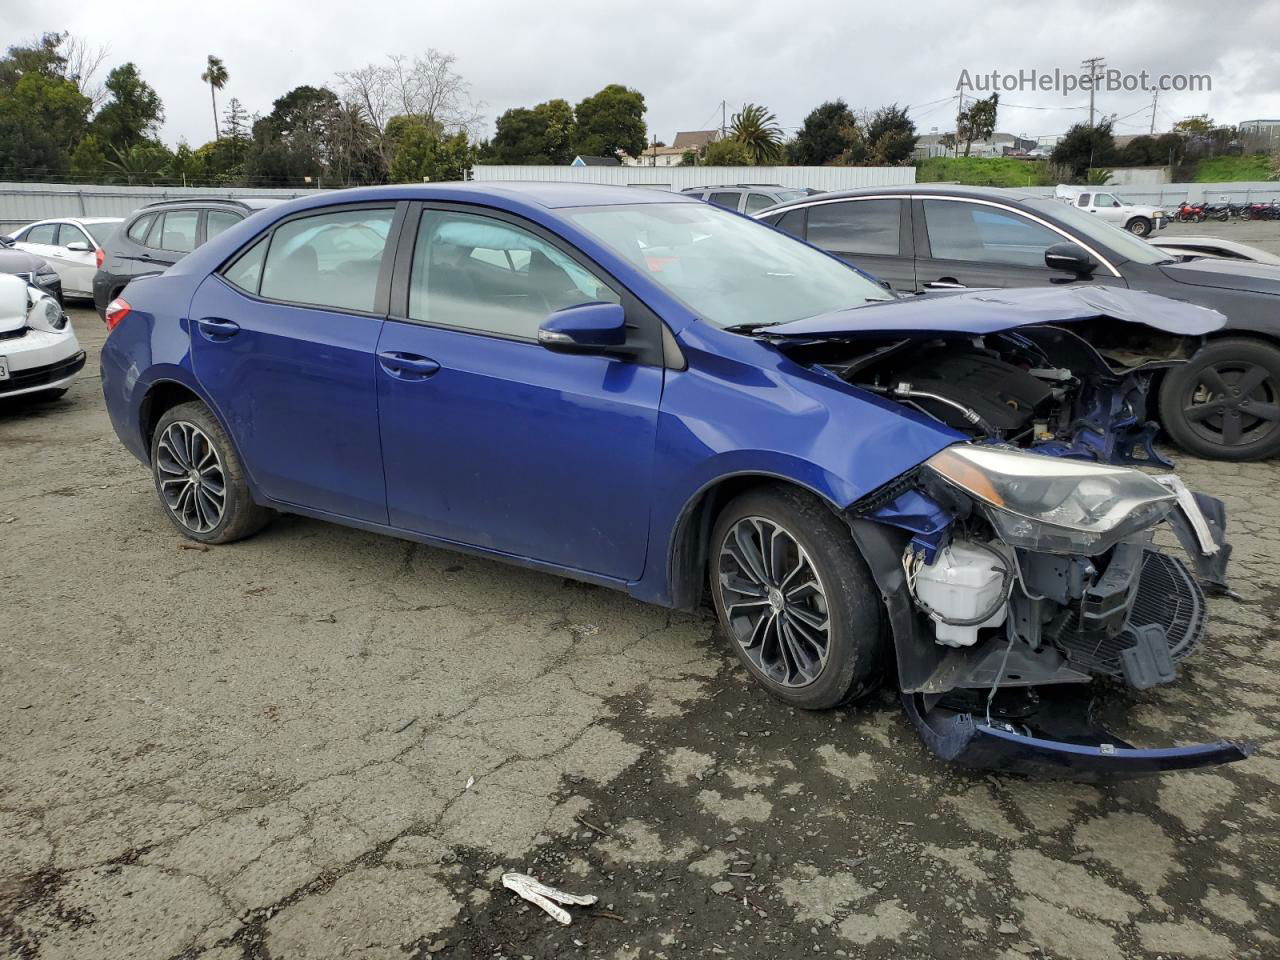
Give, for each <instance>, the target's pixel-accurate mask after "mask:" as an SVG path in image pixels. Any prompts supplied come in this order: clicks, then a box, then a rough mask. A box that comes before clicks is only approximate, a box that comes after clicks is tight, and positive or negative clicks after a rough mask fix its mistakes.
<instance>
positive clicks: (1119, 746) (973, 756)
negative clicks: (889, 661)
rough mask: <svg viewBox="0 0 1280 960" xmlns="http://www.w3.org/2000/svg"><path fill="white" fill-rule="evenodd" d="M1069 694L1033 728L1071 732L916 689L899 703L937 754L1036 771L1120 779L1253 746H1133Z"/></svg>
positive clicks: (1189, 765)
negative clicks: (970, 708) (993, 720)
mask: <svg viewBox="0 0 1280 960" xmlns="http://www.w3.org/2000/svg"><path fill="white" fill-rule="evenodd" d="M1073 699H1077V700H1082V701H1083V702H1076V703H1069V702H1067V701H1063V702H1060V703H1058V704H1056V705H1055V707H1054V708H1053V712H1052V713H1050V715H1049V716H1037V718H1036V721H1037V723H1038V724H1040V726H1041V729H1039V730H1036V731H1034V733H1045V732H1048V731H1047V730H1044V729H1043V728H1044V727H1052V726H1063V727H1066V728H1068V729H1066V730H1064V731H1062V733H1063V735H1065V736H1071V738H1072V739H1071V740H1065V739H1049V738H1047V737H1045V736H1036V735H1033V732H1027V733H1019V732H1016V731H1014V730H1010V729H1005V728H1004V727H1003V726H997V725H995V724H988V723H987V722H985V718H980V717H976V716H974V714H973V713H969V712H962V711H955V710H948V709H945V708H935V709H934V710H932V711H929V712H927V713H926V712H925V711H924V709H923V706H924V705H923V703H922V698H921V697H920V696H919V695H917V694H903V695H902V706H903V708H904V709H905V710H906V713H907V716H908V717H909V718H910V719H911V722H912V723H913V724H914V725H915V728H916V731H917V732H918V733H919V734H920V738H921V739H922V740H923V741H924V743H925V746H927V747H928V748H929V749H930V750H931V751H932V752H933V753H935V754H936V755H937V756H938V757H940V758H941V759H943V760H946V761H948V762H950V763H954V764H957V765H959V766H962V767H969V768H972V769H979V770H1000V771H1004V772H1006V773H1018V774H1022V775H1024V776H1029V777H1037V778H1049V779H1070V780H1084V781H1107V780H1125V779H1130V778H1133V777H1142V776H1151V775H1154V774H1159V773H1170V772H1172V771H1175V770H1190V769H1194V768H1197V767H1212V766H1217V765H1219V764H1223V763H1234V762H1235V761H1237V760H1243V759H1245V758H1246V757H1248V756H1249V755H1250V754H1252V753H1253V752H1254V749H1255V748H1254V746H1253V745H1252V744H1242V743H1235V742H1232V741H1230V740H1221V741H1218V742H1217V743H1204V744H1196V745H1193V746H1185V747H1149V748H1142V747H1134V746H1132V745H1131V744H1129V743H1126V742H1125V741H1124V740H1121V739H1120V738H1119V737H1116V736H1114V735H1112V734H1111V733H1109V732H1108V731H1107V730H1106V729H1105V728H1103V727H1101V726H1099V725H1097V724H1095V723H1094V722H1093V721H1092V718H1091V717H1090V716H1089V715H1090V712H1091V711H1090V706H1091V703H1090V701H1089V700H1088V699H1086V698H1073ZM1064 711H1065V713H1064ZM1055 713H1056V714H1058V715H1057V716H1055V715H1054V714H1055ZM1080 741H1083V742H1080Z"/></svg>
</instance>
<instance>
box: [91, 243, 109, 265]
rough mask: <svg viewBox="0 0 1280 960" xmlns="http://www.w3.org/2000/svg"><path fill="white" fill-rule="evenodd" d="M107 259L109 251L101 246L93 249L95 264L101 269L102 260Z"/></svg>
mask: <svg viewBox="0 0 1280 960" xmlns="http://www.w3.org/2000/svg"><path fill="white" fill-rule="evenodd" d="M105 259H107V251H105V250H103V249H102V248H101V247H99V248H98V249H97V250H95V251H93V265H94V266H95V267H97V268H98V269H99V270H101V269H102V261H103V260H105Z"/></svg>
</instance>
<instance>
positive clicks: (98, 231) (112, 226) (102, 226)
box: [81, 220, 120, 247]
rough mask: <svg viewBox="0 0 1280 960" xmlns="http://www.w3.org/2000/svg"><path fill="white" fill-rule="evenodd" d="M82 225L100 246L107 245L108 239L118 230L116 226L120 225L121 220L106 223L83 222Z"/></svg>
mask: <svg viewBox="0 0 1280 960" xmlns="http://www.w3.org/2000/svg"><path fill="white" fill-rule="evenodd" d="M81 226H82V227H84V228H85V229H86V230H88V231H89V236H91V237H93V239H94V242H95V243H97V244H98V246H100V247H105V246H106V245H107V241H108V240H110V239H111V235H112V234H113V233H115V232H116V227H118V226H120V221H119V220H109V221H107V222H105V223H82V224H81Z"/></svg>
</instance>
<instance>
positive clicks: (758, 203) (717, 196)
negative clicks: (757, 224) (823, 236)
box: [680, 183, 820, 215]
mask: <svg viewBox="0 0 1280 960" xmlns="http://www.w3.org/2000/svg"><path fill="white" fill-rule="evenodd" d="M680 192H681V193H683V194H684V195H685V196H687V197H697V198H698V199H699V200H706V201H707V202H708V203H714V204H715V205H716V206H717V207H724V208H726V209H728V210H737V211H738V212H739V213H745V214H748V215H750V214H753V213H757V212H758V211H760V210H763V209H764V208H765V207H771V206H773V205H774V204H775V203H787V202H788V201H791V200H801V199H803V198H804V197H808V196H811V195H812V194H815V193H819V192H820V191H818V190H812V189H808V188H797V187H784V186H783V185H782V184H780V183H722V184H720V185H718V186H713V187H686V188H685V189H684V190H681V191H680Z"/></svg>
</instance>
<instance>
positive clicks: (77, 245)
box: [67, 240, 90, 253]
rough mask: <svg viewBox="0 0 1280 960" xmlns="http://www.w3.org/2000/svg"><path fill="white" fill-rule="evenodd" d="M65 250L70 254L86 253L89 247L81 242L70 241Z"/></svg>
mask: <svg viewBox="0 0 1280 960" xmlns="http://www.w3.org/2000/svg"><path fill="white" fill-rule="evenodd" d="M67 249H68V250H70V251H71V252H72V253H88V252H89V249H90V247H89V244H87V243H85V242H84V241H83V240H72V241H71V242H70V243H68V244H67Z"/></svg>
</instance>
